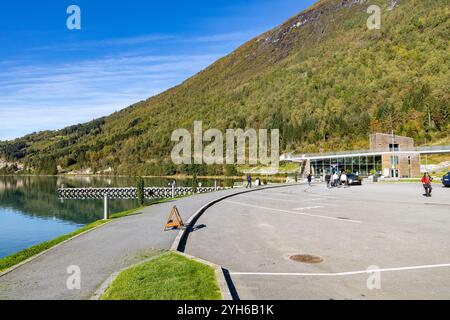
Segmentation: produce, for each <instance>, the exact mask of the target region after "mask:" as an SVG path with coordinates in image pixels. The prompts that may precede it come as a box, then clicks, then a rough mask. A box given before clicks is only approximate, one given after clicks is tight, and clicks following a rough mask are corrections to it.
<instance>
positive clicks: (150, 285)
mask: <svg viewBox="0 0 450 320" xmlns="http://www.w3.org/2000/svg"><path fill="white" fill-rule="evenodd" d="M101 300H222V295H221V293H220V288H219V285H218V283H217V279H216V275H215V271H214V269H213V268H211V267H210V266H207V265H204V264H202V263H200V262H197V261H195V260H191V259H189V258H186V257H184V256H182V255H179V254H177V253H174V252H169V253H165V254H163V255H161V256H159V257H157V258H155V259H153V260H151V261H149V262H145V263H142V264H140V265H137V266H135V267H132V268H130V269H127V270H125V271H123V272H122V273H121V274H119V276H118V277H117V278H116V279H115V280H114V282H113V283H112V284H111V286H110V287H109V288H108V290H107V291H106V292H105V293H104V295H103V296H102V297H101Z"/></svg>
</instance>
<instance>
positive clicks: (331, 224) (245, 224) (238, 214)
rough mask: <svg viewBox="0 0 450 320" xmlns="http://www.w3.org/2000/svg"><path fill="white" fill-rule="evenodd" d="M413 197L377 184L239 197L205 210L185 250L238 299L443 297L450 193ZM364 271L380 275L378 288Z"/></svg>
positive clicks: (398, 187)
mask: <svg viewBox="0 0 450 320" xmlns="http://www.w3.org/2000/svg"><path fill="white" fill-rule="evenodd" d="M421 193H422V187H421V186H420V185H418V184H409V183H401V184H397V183H396V184H388V183H382V184H381V183H379V184H366V185H364V186H362V187H351V188H341V189H332V190H328V189H327V188H326V187H325V186H324V185H314V186H313V187H312V188H308V187H306V186H304V185H299V186H294V187H286V188H283V189H275V190H263V191H259V192H255V193H251V194H245V195H238V196H236V197H233V198H231V199H229V200H225V201H223V202H221V203H219V204H217V205H215V206H213V207H212V208H210V209H208V210H207V211H206V212H205V214H204V215H203V216H202V217H201V218H200V220H199V221H198V224H204V225H206V228H202V229H199V230H197V231H195V232H193V233H192V234H191V235H190V237H189V240H188V242H187V245H186V253H188V254H192V255H194V256H197V257H199V258H202V259H206V260H209V261H212V262H214V263H217V264H219V265H222V266H223V267H224V268H226V269H228V270H229V272H230V274H231V278H232V281H233V284H234V286H235V287H236V291H237V294H238V296H239V298H241V299H450V196H449V195H450V189H444V188H441V187H440V186H438V185H436V186H435V190H434V196H433V198H430V199H427V198H425V197H423V196H422V195H421ZM296 254H310V255H314V256H317V257H319V258H321V259H323V261H322V262H321V263H318V264H307V263H300V262H295V261H292V260H291V259H290V257H291V256H292V255H296ZM442 265H444V266H442ZM370 266H378V267H380V268H381V269H388V270H384V271H383V272H381V273H379V275H380V280H381V289H379V290H369V289H368V287H367V280H368V279H369V276H370V274H367V273H366V271H367V269H368V268H369V267H370ZM412 267H414V268H412ZM415 267H419V268H415ZM392 268H400V269H394V270H392ZM373 278H374V277H372V279H373Z"/></svg>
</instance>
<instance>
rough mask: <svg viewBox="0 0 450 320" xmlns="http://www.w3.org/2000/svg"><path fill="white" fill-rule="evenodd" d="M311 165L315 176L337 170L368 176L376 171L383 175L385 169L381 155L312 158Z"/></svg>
mask: <svg viewBox="0 0 450 320" xmlns="http://www.w3.org/2000/svg"><path fill="white" fill-rule="evenodd" d="M310 165H311V173H312V174H313V175H315V176H323V175H325V174H327V173H334V172H336V171H340V172H343V171H345V172H347V173H350V172H352V173H356V174H359V175H360V176H363V177H367V176H369V175H372V174H374V173H378V174H380V175H381V174H382V170H383V166H382V158H381V155H374V156H357V157H342V158H329V159H316V160H313V159H311V160H310Z"/></svg>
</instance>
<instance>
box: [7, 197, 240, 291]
mask: <svg viewBox="0 0 450 320" xmlns="http://www.w3.org/2000/svg"><path fill="white" fill-rule="evenodd" d="M240 191H242V190H239V189H233V190H227V191H220V192H216V193H210V194H202V195H196V196H193V197H189V198H184V199H180V200H177V201H173V202H168V203H164V204H159V205H154V206H151V207H148V208H146V209H144V210H142V212H141V214H139V215H135V216H130V217H125V218H121V219H118V220H114V221H113V222H110V223H108V224H107V225H104V226H103V227H101V228H99V229H97V230H94V231H92V232H90V233H87V234H85V235H83V236H81V237H78V238H76V239H74V240H72V241H69V242H67V243H65V244H62V245H60V246H58V247H56V248H54V249H52V250H51V251H49V252H48V253H46V254H44V255H42V256H40V257H38V258H37V259H35V260H33V261H32V262H30V263H28V264H25V265H23V266H21V267H19V268H18V269H16V270H14V271H13V272H11V273H8V274H6V275H4V276H2V277H0V299H88V298H89V297H90V296H91V295H92V294H93V293H94V292H95V290H96V289H97V288H98V287H99V286H100V285H101V283H103V282H104V281H105V280H106V279H107V278H108V277H109V276H110V275H111V274H112V273H113V272H116V271H118V270H121V269H122V268H124V267H127V266H129V265H131V264H133V263H135V262H138V261H141V260H142V259H144V258H146V257H149V256H151V255H153V254H154V253H155V250H161V249H170V247H171V245H172V243H173V241H174V239H175V237H176V236H177V234H178V231H169V232H164V231H163V226H164V224H165V222H166V219H167V216H168V213H169V211H170V209H171V208H172V206H173V205H176V206H177V207H178V209H179V210H180V213H181V215H182V217H183V219H184V220H185V221H186V220H187V219H188V218H189V217H190V216H191V215H192V214H193V213H194V212H195V211H197V210H198V209H199V208H200V207H202V206H203V205H204V204H206V203H207V202H210V201H212V200H214V199H216V198H219V197H221V196H223V195H226V194H234V193H236V192H240ZM72 265H76V266H79V267H80V268H81V290H74V291H70V290H68V289H67V286H66V280H67V278H68V276H69V275H68V274H67V273H66V272H67V267H68V266H72Z"/></svg>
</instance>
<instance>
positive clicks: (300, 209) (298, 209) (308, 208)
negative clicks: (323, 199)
mask: <svg viewBox="0 0 450 320" xmlns="http://www.w3.org/2000/svg"><path fill="white" fill-rule="evenodd" d="M320 208H324V207H323V206H315V207H304V208H295V209H292V210H296V211H302V210H312V209H320Z"/></svg>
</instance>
